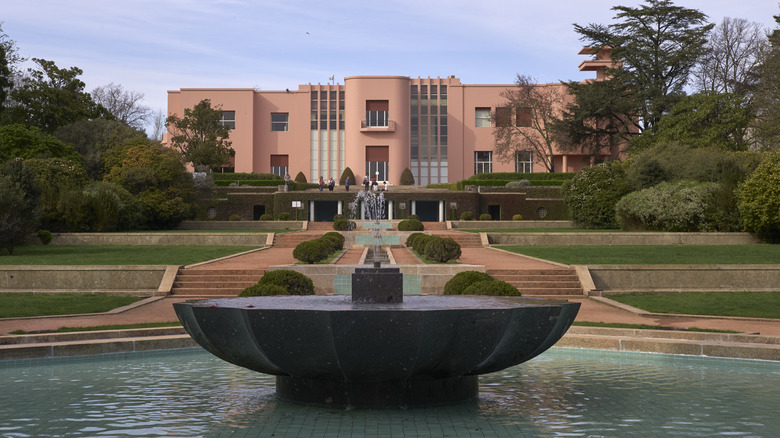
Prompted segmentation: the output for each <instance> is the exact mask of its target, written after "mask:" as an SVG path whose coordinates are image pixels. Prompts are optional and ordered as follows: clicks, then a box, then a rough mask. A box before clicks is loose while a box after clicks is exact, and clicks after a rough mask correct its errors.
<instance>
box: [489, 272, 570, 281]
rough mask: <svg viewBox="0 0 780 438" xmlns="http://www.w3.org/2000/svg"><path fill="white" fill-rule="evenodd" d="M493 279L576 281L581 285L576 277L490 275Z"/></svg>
mask: <svg viewBox="0 0 780 438" xmlns="http://www.w3.org/2000/svg"><path fill="white" fill-rule="evenodd" d="M490 276H491V277H493V278H495V279H496V280H501V281H506V282H513V281H552V280H555V281H574V282H578V283H579V279H578V278H577V276H576V275H525V274H522V275H504V274H490Z"/></svg>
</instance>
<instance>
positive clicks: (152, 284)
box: [0, 265, 179, 295]
mask: <svg viewBox="0 0 780 438" xmlns="http://www.w3.org/2000/svg"><path fill="white" fill-rule="evenodd" d="M178 268H179V267H178V266H164V265H161V266H3V267H2V268H0V291H2V292H45V293H48V292H81V293H89V292H116V293H133V294H136V293H138V294H144V295H155V294H158V293H161V294H165V293H168V292H170V285H171V284H172V282H173V278H174V277H175V276H176V272H177V271H178ZM166 288H167V290H165V289H166Z"/></svg>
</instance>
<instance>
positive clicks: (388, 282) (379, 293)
mask: <svg viewBox="0 0 780 438" xmlns="http://www.w3.org/2000/svg"><path fill="white" fill-rule="evenodd" d="M403 301H404V276H403V274H401V270H400V269H398V268H356V269H355V272H354V273H353V274H352V302H353V303H379V304H391V303H402V302H403Z"/></svg>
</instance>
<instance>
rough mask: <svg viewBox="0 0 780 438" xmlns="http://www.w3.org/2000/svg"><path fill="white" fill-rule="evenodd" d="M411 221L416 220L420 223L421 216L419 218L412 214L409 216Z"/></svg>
mask: <svg viewBox="0 0 780 438" xmlns="http://www.w3.org/2000/svg"><path fill="white" fill-rule="evenodd" d="M409 219H414V220H418V221H419V220H420V216H417V215H416V214H410V215H409Z"/></svg>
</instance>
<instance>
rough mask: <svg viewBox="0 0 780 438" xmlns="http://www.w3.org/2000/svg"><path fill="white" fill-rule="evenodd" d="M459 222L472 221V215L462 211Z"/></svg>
mask: <svg viewBox="0 0 780 438" xmlns="http://www.w3.org/2000/svg"><path fill="white" fill-rule="evenodd" d="M460 220H462V221H473V220H474V213H472V212H470V211H464V212H463V213H461V214H460Z"/></svg>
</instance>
